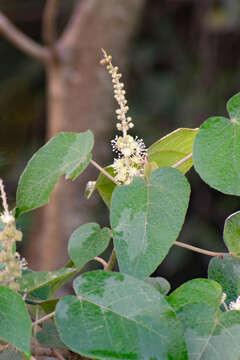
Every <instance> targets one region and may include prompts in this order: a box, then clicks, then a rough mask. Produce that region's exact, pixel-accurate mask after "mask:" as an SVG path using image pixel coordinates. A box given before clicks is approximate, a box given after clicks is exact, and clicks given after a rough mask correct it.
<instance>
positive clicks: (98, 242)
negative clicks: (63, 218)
mask: <svg viewBox="0 0 240 360" xmlns="http://www.w3.org/2000/svg"><path fill="white" fill-rule="evenodd" d="M110 239H111V232H110V230H109V229H108V228H103V229H101V228H100V226H99V225H98V224H95V223H89V224H85V225H82V226H80V227H79V228H78V229H77V230H75V231H74V233H73V234H72V235H71V237H70V240H69V243H68V253H69V256H70V257H71V259H72V260H73V262H74V264H75V265H76V267H77V268H78V269H81V268H82V267H83V266H84V265H85V264H86V263H87V262H88V261H90V260H92V259H93V258H94V257H95V256H97V255H99V254H101V253H102V252H103V251H104V250H105V249H106V248H107V246H108V244H109V241H110Z"/></svg>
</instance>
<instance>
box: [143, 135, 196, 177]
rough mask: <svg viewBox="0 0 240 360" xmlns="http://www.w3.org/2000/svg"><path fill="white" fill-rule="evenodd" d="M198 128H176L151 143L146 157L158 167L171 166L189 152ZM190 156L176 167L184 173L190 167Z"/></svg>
mask: <svg viewBox="0 0 240 360" xmlns="http://www.w3.org/2000/svg"><path fill="white" fill-rule="evenodd" d="M197 132H198V129H181V128H180V129H177V130H175V131H173V132H171V133H170V134H168V135H167V136H164V137H163V138H162V139H160V140H158V141H157V142H155V143H154V144H152V145H151V146H150V147H149V149H148V159H149V161H150V162H153V161H154V162H155V163H156V164H157V165H158V167H162V166H171V165H174V164H176V163H177V162H178V161H179V160H182V159H183V158H185V157H186V156H187V155H189V154H191V152H192V147H193V141H194V138H195V136H196V134H197ZM192 164H193V162H192V158H190V159H188V160H187V161H185V162H184V163H183V164H182V165H180V166H179V167H178V170H180V171H181V172H182V173H183V174H185V173H186V172H187V171H188V170H189V169H190V168H191V167H192Z"/></svg>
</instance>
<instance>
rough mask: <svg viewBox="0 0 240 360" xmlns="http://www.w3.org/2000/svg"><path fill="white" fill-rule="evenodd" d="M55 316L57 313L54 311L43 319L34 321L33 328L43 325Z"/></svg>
mask: <svg viewBox="0 0 240 360" xmlns="http://www.w3.org/2000/svg"><path fill="white" fill-rule="evenodd" d="M54 315H55V311H53V312H51V313H49V314H47V315H45V316H43V317H42V318H40V319H38V320H36V321H34V322H33V323H32V326H33V327H34V326H35V325H38V324H42V323H43V322H45V321H47V320H48V319H51V318H52V317H53V316H54Z"/></svg>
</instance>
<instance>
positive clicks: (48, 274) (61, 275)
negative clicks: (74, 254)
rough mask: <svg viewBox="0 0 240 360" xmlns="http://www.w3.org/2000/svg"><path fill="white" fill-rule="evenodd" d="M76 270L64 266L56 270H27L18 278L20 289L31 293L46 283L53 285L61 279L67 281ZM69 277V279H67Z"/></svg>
mask: <svg viewBox="0 0 240 360" xmlns="http://www.w3.org/2000/svg"><path fill="white" fill-rule="evenodd" d="M75 272H76V269H74V268H62V269H60V270H56V271H31V270H27V271H25V272H24V273H23V276H22V277H21V278H19V279H18V283H19V285H20V291H21V292H24V293H31V292H32V291H35V290H37V289H40V288H42V287H44V286H46V285H53V284H54V283H55V282H57V281H59V280H65V281H67V280H68V278H69V276H73V275H74V274H75ZM66 278H67V280H66Z"/></svg>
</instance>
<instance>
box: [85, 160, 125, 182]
mask: <svg viewBox="0 0 240 360" xmlns="http://www.w3.org/2000/svg"><path fill="white" fill-rule="evenodd" d="M90 163H91V164H92V165H93V166H95V168H97V169H98V170H99V171H100V172H101V173H103V174H104V175H105V176H106V177H108V178H109V179H110V180H111V181H112V182H114V184H116V185H119V184H118V182H117V181H116V180H114V178H113V177H112V176H111V175H110V174H109V173H108V172H107V171H106V170H104V169H103V168H102V167H101V166H100V165H98V164H97V163H96V162H95V161H94V160H90Z"/></svg>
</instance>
